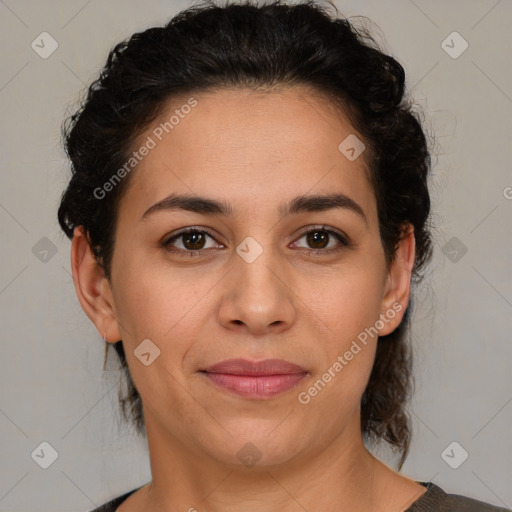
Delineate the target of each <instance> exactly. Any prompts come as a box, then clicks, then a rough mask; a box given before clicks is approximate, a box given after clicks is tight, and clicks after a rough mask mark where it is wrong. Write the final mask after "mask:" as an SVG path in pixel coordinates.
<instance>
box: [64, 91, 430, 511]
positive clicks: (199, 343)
mask: <svg viewBox="0 0 512 512" xmlns="http://www.w3.org/2000/svg"><path fill="white" fill-rule="evenodd" d="M194 98H196V99H197V101H198V105H197V106H196V107H195V108H194V109H192V111H191V112H190V113H189V114H188V115H187V116H185V117H184V119H181V120H180V123H179V125H177V126H176V127H175V128H174V129H173V130H172V131H171V132H170V133H169V134H168V135H167V136H166V137H165V138H164V139H163V140H162V141H161V142H159V143H158V144H157V146H156V147H155V148H154V149H152V150H151V151H150V152H149V154H148V155H147V156H145V157H144V159H143V160H142V161H141V162H140V163H139V164H138V166H137V168H136V170H135V171H133V175H132V176H131V182H130V184H129V187H128V189H127V191H126V194H125V195H124V196H123V197H122V200H121V203H120V206H119V217H118V223H117V226H116V242H115V249H114V253H113V259H112V278H111V281H109V280H108V279H106V278H105V276H104V274H103V272H102V270H101V269H100V268H99V266H98V265H97V263H96V261H95V260H94V257H93V255H92V252H91V251H90V248H89V246H88V244H87V241H86V238H85V237H84V235H83V231H82V230H81V228H76V230H75V234H74V238H73V242H72V269H73V279H74V283H75V287H76V290H77V295H78V298H79V300H80V303H81V305H82V307H83V309H84V311H85V312H86V314H87V315H88V316H89V318H90V319H91V320H92V321H93V322H94V324H95V325H96V327H97V329H98V332H99V333H100V334H101V335H103V336H105V338H106V340H107V341H108V342H115V341H117V340H119V339H122V340H123V344H124V347H125V353H126V355H127V362H128V365H129V368H130V372H131V374H132V378H133V380H134V382H135V384H136V386H137V389H138V390H139V393H140V395H141V397H142V400H143V404H144V416H145V422H146V429H147V435H148V446H149V454H150V461H151V470H152V481H151V482H150V483H149V484H147V485H146V486H144V487H143V488H142V489H140V490H139V491H137V492H136V493H134V494H133V495H132V496H130V498H128V499H127V500H126V501H125V502H124V503H123V504H122V505H121V506H120V508H119V509H118V510H119V511H120V512H131V511H135V510H137V511H145V510H147V511H150V510H159V511H162V512H164V511H171V510H172V511H174V510H184V511H185V510H189V511H192V510H194V509H196V510H197V511H199V512H201V511H203V510H208V511H211V512H217V511H222V512H231V511H239V510H244V512H251V511H261V510H262V509H263V510H265V511H267V512H274V511H279V512H292V511H298V510H304V509H305V510H326V511H334V510H337V511H338V510H351V511H359V512H376V511H379V512H400V511H403V510H405V509H406V508H407V507H408V506H410V504H411V503H412V502H414V501H416V500H417V499H418V498H419V497H420V495H421V494H423V493H424V492H425V491H426V489H425V488H424V487H423V486H421V485H419V484H418V483H416V482H414V481H413V480H411V479H409V478H407V477H405V476H402V475H399V474H398V473H396V472H395V471H393V470H392V469H391V468H389V467H388V466H387V465H385V464H383V463H382V462H380V461H378V460H377V459H376V458H375V457H373V456H372V455H371V454H370V453H369V452H368V451H367V450H366V448H365V446H364V444H363V441H362V436H361V426H360V419H359V418H360V400H361V396H362V394H363V391H364V389H365V387H366V384H367V382H368V378H369V375H370V371H371V368H372V365H373V361H374V357H375V350H376V344H377V337H374V338H369V342H368V344H367V345H366V346H365V347H364V348H363V349H362V350H361V351H360V352H359V353H358V354H357V355H356V356H354V358H353V359H352V360H351V361H350V362H349V364H347V365H346V366H345V367H344V368H343V370H342V371H341V372H339V374H338V375H337V376H336V378H333V379H332V381H331V382H329V383H328V384H327V385H326V386H325V388H324V389H323V390H321V392H319V393H318V394H317V396H315V397H314V398H312V399H311V401H310V402H309V403H308V404H306V405H305V404H301V403H299V401H298V398H297V397H298V394H299V393H300V392H301V391H307V390H308V388H310V387H311V386H312V385H313V383H314V382H316V381H317V380H318V379H319V378H320V377H321V376H322V374H324V373H325V372H326V371H327V369H328V368H329V367H332V365H333V363H334V362H335V361H336V360H337V357H338V356H339V355H343V354H344V353H345V352H346V351H347V350H348V349H349V348H350V346H351V343H352V341H353V340H355V339H356V338H357V335H358V334H359V333H361V332H362V331H364V329H365V328H367V327H370V326H373V325H374V324H375V322H376V321H377V320H378V319H379V315H381V314H386V312H388V311H389V310H390V309H392V307H393V304H397V303H399V304H401V305H402V309H401V311H400V312H398V313H397V314H396V315H395V316H394V318H393V319H389V320H388V321H387V322H386V323H385V324H384V326H383V328H382V329H379V335H381V336H382V335H386V334H388V333H390V332H392V331H393V330H394V329H395V328H396V327H397V326H398V325H399V323H400V321H401V319H402V316H403V314H404V312H405V308H406V306H407V303H408V301H409V294H410V281H411V269H412V267H413V263H414V234H413V232H412V230H409V232H408V234H407V236H404V237H403V238H402V240H401V242H400V245H399V247H398V250H397V253H396V257H395V259H394V261H393V262H392V264H391V266H389V267H388V266H387V265H386V262H385V258H384V251H383V248H382V244H381V240H380V236H379V226H378V218H377V208H376V202H375V197H374V193H373V189H372V187H371V185H370V183H369V181H368V176H367V169H366V165H367V164H366V161H365V159H364V156H365V153H363V155H361V156H360V157H359V158H357V159H356V160H354V161H349V160H348V159H347V158H346V157H345V156H344V155H342V154H341V153H340V151H339V150H338V145H339V144H340V142H341V141H342V140H344V139H345V137H347V136H348V135H349V134H352V133H356V132H355V130H354V129H353V128H352V127H351V125H350V124H349V122H348V121H347V120H346V119H345V118H344V116H342V115H341V114H340V112H339V111H337V110H335V109H334V108H333V107H332V105H330V104H329V103H328V102H327V100H325V99H323V98H322V97H321V96H319V95H314V94H311V91H310V90H308V89H306V88H305V87H297V88H291V87H287V88H282V89H280V90H273V91H271V92H267V93H263V92H254V91H248V90H222V91H215V92H213V91H212V92H203V93H200V94H196V95H194ZM186 100H187V98H185V99H184V100H183V101H182V102H181V100H180V101H177V99H176V98H175V99H174V100H173V102H172V103H169V104H168V105H166V109H165V110H163V111H162V120H166V119H169V117H170V116H171V115H172V113H173V112H174V110H175V109H176V108H179V106H180V105H183V104H184V103H185V102H186ZM159 122H160V120H158V121H157V123H155V124H154V125H152V126H151V127H149V128H148V130H147V131H146V132H145V133H143V134H141V137H140V141H141V143H142V141H144V140H146V138H147V136H148V135H150V134H151V133H152V130H153V129H154V127H155V126H156V125H157V124H158V123H159ZM359 138H360V139H362V137H361V136H359ZM137 147H139V146H137ZM333 192H339V193H343V194H345V195H348V196H349V197H350V198H352V199H353V200H354V201H356V202H357V203H358V204H359V205H360V206H361V208H362V209H363V211H364V214H365V217H366V220H365V219H364V218H363V216H361V215H359V214H357V213H356V212H354V211H352V210H350V209H347V208H332V209H329V210H326V211H317V212H302V213H298V214H293V215H288V216H286V217H284V218H280V216H279V214H278V205H280V204H281V203H282V202H287V201H290V200H291V199H293V198H294V197H296V196H298V195H301V194H308V195H312V194H315V195H316V194H329V193H333ZM171 193H183V194H192V195H200V196H205V197H208V198H213V199H216V200H219V201H226V202H229V203H230V204H231V206H232V209H233V213H232V215H231V216H222V215H219V214H214V215H212V214H208V215H206V214H199V213H195V212H190V211H182V210H172V211H165V210H161V211H159V212H157V213H154V214H153V215H149V216H148V217H147V218H145V219H144V220H141V216H142V215H143V213H144V212H145V211H146V210H147V209H148V208H149V207H151V206H152V205H153V204H154V203H156V202H158V201H160V200H162V199H163V198H165V197H166V196H168V195H169V194H171ZM319 225H321V226H323V225H325V226H326V229H332V230H334V231H335V232H336V231H340V232H343V233H345V234H346V235H347V236H348V238H349V239H350V241H351V245H350V246H348V247H346V246H343V245H340V242H338V240H337V239H336V238H335V237H334V236H329V240H328V241H326V242H325V243H324V244H323V245H322V243H321V242H320V243H319V242H317V245H312V242H311V241H309V242H308V237H307V236H305V233H306V232H307V231H308V230H310V229H314V228H315V227H318V226H319ZM184 227H195V228H197V229H201V228H208V229H209V230H210V231H211V232H212V235H213V238H210V237H209V236H205V239H204V248H205V251H204V252H203V254H202V255H199V256H197V255H195V256H193V257H188V256H187V255H186V254H184V253H185V252H186V251H187V248H188V252H192V251H193V243H194V240H192V241H191V240H190V238H189V239H187V237H185V238H184V237H181V238H178V239H176V240H175V241H174V246H170V248H174V249H175V250H176V251H180V250H181V253H180V254H181V256H180V254H178V253H173V252H170V251H169V250H168V249H169V248H168V249H166V248H165V247H163V246H162V241H163V240H168V239H169V238H170V235H172V234H173V233H175V232H176V231H177V230H178V229H180V228H184ZM247 236H251V237H253V238H254V239H255V240H256V241H257V242H258V244H259V245H260V246H261V247H262V249H263V252H262V254H261V255H260V256H259V257H258V258H257V259H256V260H255V261H253V262H252V263H248V262H247V261H245V260H244V259H243V258H241V257H240V256H239V255H238V253H237V252H236V247H237V246H238V245H239V244H240V243H241V242H242V241H243V240H244V239H245V238H246V237H247ZM187 241H188V245H185V244H186V243H187ZM195 243H197V241H196V242H195ZM313 243H314V241H313ZM191 245H192V250H191V249H190V247H191ZM332 247H339V248H340V250H339V251H337V252H332V253H330V254H325V253H324V254H322V253H321V251H322V250H323V251H325V250H326V248H332ZM308 249H317V255H316V256H315V255H311V254H308V253H307V250H308ZM145 339H150V340H151V341H152V342H153V343H154V344H155V345H156V346H157V347H158V348H159V349H160V351H161V352H160V356H159V357H157V358H156V359H155V360H154V362H153V363H152V364H151V365H149V366H145V365H144V364H142V363H141V362H140V360H139V359H138V358H137V357H135V355H134V350H135V349H136V347H137V346H138V345H139V344H140V343H141V341H142V340H145ZM236 357H240V358H245V359H252V360H258V361H259V360H263V359H267V358H280V359H285V360H287V361H290V362H292V363H295V364H298V365H299V366H301V367H303V368H305V369H307V371H308V376H307V377H306V378H305V379H304V380H303V381H302V382H301V383H300V384H299V386H298V387H296V388H294V389H291V390H289V391H286V392H284V393H281V394H279V395H277V396H274V397H272V398H270V399H266V400H254V399H247V398H242V397H240V396H238V395H235V394H232V393H230V392H228V391H225V390H223V389H220V388H218V387H216V386H214V385H213V384H212V383H211V382H210V381H209V380H208V379H206V378H205V377H204V375H203V374H201V373H199V370H200V369H204V368H205V367H207V366H209V365H212V364H214V363H217V362H219V361H222V360H225V359H228V358H236ZM248 442H250V443H252V444H253V445H254V446H256V447H257V449H258V451H259V453H260V454H261V458H260V460H259V461H258V462H257V463H256V465H254V466H252V467H248V466H246V465H245V464H244V463H243V462H242V460H240V459H239V457H238V456H237V452H238V451H239V450H240V449H241V448H242V447H243V446H244V445H246V443H248ZM302 507H303V508H302Z"/></svg>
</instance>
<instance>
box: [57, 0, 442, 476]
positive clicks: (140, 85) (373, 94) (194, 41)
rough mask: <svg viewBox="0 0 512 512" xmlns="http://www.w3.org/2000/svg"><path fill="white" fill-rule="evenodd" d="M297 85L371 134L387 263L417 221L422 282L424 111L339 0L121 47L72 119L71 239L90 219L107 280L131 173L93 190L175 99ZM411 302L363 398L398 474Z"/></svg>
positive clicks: (240, 7)
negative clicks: (103, 191)
mask: <svg viewBox="0 0 512 512" xmlns="http://www.w3.org/2000/svg"><path fill="white" fill-rule="evenodd" d="M330 7H333V8H334V10H335V13H332V12H331V10H330ZM358 18H364V17H358ZM296 85H304V86H309V88H310V89H311V90H313V91H315V92H318V93H319V94H320V95H321V96H323V97H324V98H326V99H327V100H328V101H331V102H332V104H335V105H338V106H339V107H340V108H341V109H342V110H343V112H344V113H345V114H346V115H347V117H348V119H349V121H350V122H351V123H352V125H353V127H354V128H355V129H356V130H357V131H358V132H359V133H360V134H361V135H362V137H363V140H364V143H365V145H366V151H365V155H366V156H365V161H367V167H368V172H369V176H370V180H371V184H372V186H373V189H374V193H375V198H376V203H377V210H378V219H379V229H380V237H381V241H382V246H383V248H384V253H385V256H386V261H387V263H388V265H389V263H390V262H392V261H393V258H394V255H395V253H396V248H397V244H398V242H399V241H400V239H401V238H402V237H403V236H404V234H405V230H406V228H407V227H410V226H411V225H412V227H413V228H414V234H415V248H416V257H415V262H414V267H413V273H412V281H413V283H412V284H413V285H414V284H415V283H416V282H419V281H420V280H421V278H422V277H423V269H424V267H425V266H426V264H427V263H428V262H429V260H430V259H431V253H432V241H431V231H430V226H429V221H430V196H429V191H428V183H427V182H428V176H429V171H430V167H431V159H430V150H429V147H428V140H427V138H426V135H425V132H424V129H423V128H422V119H421V116H420V115H419V114H418V112H417V111H416V110H415V105H414V104H413V103H412V102H411V100H410V99H409V98H408V97H407V94H406V92H405V73H404V69H403V67H402V66H401V65H400V63H399V62H398V61H397V60H395V59H394V58H393V57H391V56H390V55H388V54H386V53H385V52H384V51H383V50H382V49H381V48H380V47H379V45H378V44H377V42H376V41H375V39H374V37H373V36H372V35H371V33H370V31H369V30H368V29H367V28H365V27H364V26H361V27H357V28H356V27H355V24H354V23H352V22H351V21H349V20H348V19H346V18H343V17H339V16H338V10H337V8H336V6H335V5H334V4H333V3H332V1H331V0H327V5H321V4H319V3H318V2H317V1H316V0H306V1H304V2H302V3H297V4H292V5H287V4H285V3H283V2H282V1H281V0H277V1H274V2H272V3H267V4H264V5H257V4H255V3H252V2H251V1H250V0H246V1H245V2H244V3H238V4H235V3H232V4H229V2H226V3H225V4H224V5H215V4H213V3H211V2H207V3H200V4H197V5H194V6H192V7H189V8H188V9H186V10H184V11H181V12H180V13H178V14H177V15H176V16H175V17H174V18H172V19H171V20H170V21H169V22H168V23H167V24H166V25H165V26H162V27H153V28H149V29H147V30H144V31H142V32H138V33H135V34H134V35H132V36H131V37H130V38H129V39H127V40H125V41H122V42H120V43H119V44H117V45H116V46H115V47H114V48H113V49H112V50H111V51H110V53H109V56H108V59H107V62H106V64H105V66H104V68H103V69H102V70H101V73H100V74H99V77H98V78H97V79H96V80H95V81H94V82H93V83H92V84H91V85H90V87H89V89H88V91H87V95H86V97H85V99H84V100H83V101H82V103H81V106H80V108H79V109H78V110H77V111H76V112H75V113H74V114H73V115H71V116H70V117H68V118H67V119H66V120H65V122H64V123H63V127H62V131H63V138H64V146H65V149H66V152H67V155H68V157H69V159H70V162H71V171H72V176H71V179H70V182H69V184H68V186H67V188H66V190H65V192H64V193H63V195H62V198H61V203H60V206H59V209H58V220H59V224H60V226H61V228H62V230H63V231H64V233H65V234H66V235H67V236H68V237H69V238H70V239H71V238H72V237H73V230H74V228H75V227H76V226H83V228H84V232H85V233H86V234H87V237H88V241H89V244H90V247H91V250H92V251H93V254H94V256H95V258H96V260H97V262H98V264H99V265H100V267H101V268H102V269H103V271H104V273H105V276H106V277H107V278H108V279H109V280H110V279H111V272H110V270H111V268H110V264H111V257H112V252H113V246H114V239H115V237H114V235H115V227H116V214H117V210H118V205H119V201H120V199H121V197H122V194H123V191H124V190H126V187H127V185H128V183H129V182H130V176H131V174H133V173H131V174H130V176H126V177H125V178H123V180H122V181H121V182H120V183H119V185H117V186H116V187H115V188H114V189H113V190H112V191H111V192H110V193H109V195H108V199H104V200H98V199H97V197H96V195H95V194H94V191H95V190H96V189H97V188H98V187H101V186H102V185H103V184H104V183H105V182H106V181H108V179H109V178H110V177H111V176H112V175H113V174H114V173H115V171H116V170H117V169H119V168H120V167H121V166H122V165H123V163H125V162H126V161H127V159H128V158H129V157H130V153H131V151H133V144H134V141H135V140H136V138H137V137H138V136H139V135H140V134H141V133H142V132H143V130H144V129H145V128H146V127H147V126H148V125H149V124H150V123H151V122H152V121H153V120H154V119H155V118H156V117H157V116H158V115H159V113H160V112H161V109H162V108H163V107H164V106H165V103H166V102H167V101H168V100H170V99H172V98H175V97H177V96H178V95H182V94H191V93H192V92H201V91H206V90H209V91H215V90H220V89H222V88H252V89H256V88H265V87H266V88H271V87H274V86H285V87H286V86H296ZM420 114H421V111H420ZM413 291H414V290H413ZM411 304H412V300H411V301H410V302H409V305H408V307H407V309H406V311H405V315H404V317H403V319H402V321H401V323H400V325H399V326H398V327H397V328H396V329H395V330H394V331H393V332H392V333H390V334H388V335H387V336H382V337H380V339H379V342H378V344H377V351H376V357H375V361H374V366H373V369H372V372H371V375H370V378H369V381H368V384H367V387H366V389H365V391H364V394H363V396H362V400H361V429H362V434H363V437H364V439H365V441H370V442H380V441H381V440H384V441H386V442H387V443H388V444H389V445H390V446H391V447H392V448H393V449H394V450H395V451H397V452H398V453H399V454H401V459H400V462H399V470H400V469H401V467H402V464H403V462H404V461H405V459H406V456H407V454H408V451H409V446H410V441H411V425H410V417H409V416H408V413H407V409H406V405H407V402H408V400H409V398H410V396H411V394H412V388H413V378H412V371H411V368H412V352H411V348H410V343H408V342H407V338H408V335H407V334H408V332H409V327H410V311H411V307H412V306H411ZM109 346H110V344H107V345H106V347H105V358H106V356H107V350H108V347H109ZM113 346H114V347H115V349H116V352H117V354H118V356H119V359H120V361H121V368H122V370H123V374H124V376H125V378H126V383H127V386H128V389H127V391H126V393H125V394H124V396H123V395H122V393H121V392H120V394H119V398H120V403H121V409H122V411H123V414H124V417H125V419H127V420H128V419H129V418H131V420H132V421H133V422H134V424H135V425H136V427H137V430H138V431H139V432H140V433H144V432H145V425H144V418H143V409H142V403H141V398H140V395H139V393H138V391H137V389H136V387H135V384H134V383H133V381H132V379H131V376H130V373H129V370H128V366H127V363H126V358H125V354H124V350H123V345H122V340H120V341H118V342H116V343H114V344H113ZM104 367H105V365H104Z"/></svg>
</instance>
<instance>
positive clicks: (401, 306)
mask: <svg viewBox="0 0 512 512" xmlns="http://www.w3.org/2000/svg"><path fill="white" fill-rule="evenodd" d="M415 255H416V248H415V239H414V227H413V226H412V225H410V224H407V225H406V227H405V228H404V231H403V232H402V236H401V238H400V241H399V243H398V247H397V250H396V254H395V257H394V259H393V261H392V262H391V265H390V268H389V271H388V275H387V278H386V285H385V288H384V295H383V297H382V303H381V316H380V318H381V320H384V321H381V322H380V323H381V324H384V326H383V328H382V329H379V336H385V335H387V334H390V333H391V332H393V331H394V330H395V329H396V328H397V327H398V326H399V325H400V322H401V321H402V318H403V316H404V314H405V310H406V309H407V305H408V304H409V297H410V292H411V275H412V269H413V266H414V258H415Z"/></svg>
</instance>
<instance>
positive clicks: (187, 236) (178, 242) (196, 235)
mask: <svg viewBox="0 0 512 512" xmlns="http://www.w3.org/2000/svg"><path fill="white" fill-rule="evenodd" d="M208 238H210V239H212V240H213V241H214V242H216V241H215V239H214V238H213V237H212V235H210V234H209V233H208V232H207V231H204V230H199V229H187V230H185V231H181V232H180V233H177V234H175V235H174V236H172V237H171V238H168V239H167V240H166V241H164V242H162V245H163V247H164V248H165V249H166V250H167V251H169V252H173V253H181V254H186V255H187V256H198V255H199V253H201V252H202V251H206V250H207V249H210V248H212V247H213V248H215V247H216V245H215V243H214V244H213V245H211V246H210V247H206V244H207V243H208ZM195 253H197V254H195Z"/></svg>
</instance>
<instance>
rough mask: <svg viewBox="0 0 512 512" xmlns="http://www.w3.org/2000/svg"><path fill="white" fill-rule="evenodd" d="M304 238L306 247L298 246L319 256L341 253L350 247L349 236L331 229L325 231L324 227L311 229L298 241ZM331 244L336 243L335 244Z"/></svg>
mask: <svg viewBox="0 0 512 512" xmlns="http://www.w3.org/2000/svg"><path fill="white" fill-rule="evenodd" d="M303 238H304V239H305V240H306V247H304V246H300V245H297V247H302V248H304V249H305V250H306V252H308V253H310V254H313V255H318V256H320V255H322V254H329V253H331V252H335V251H339V250H341V249H343V248H344V247H349V246H350V242H349V239H348V237H347V236H345V235H342V234H341V233H337V232H336V231H333V230H331V229H325V228H324V227H320V228H315V229H310V230H309V231H306V232H305V233H303V235H302V236H301V237H300V238H299V239H298V240H301V239H303ZM331 242H334V244H332V243H331ZM336 242H337V243H336ZM295 244H298V242H295ZM329 245H330V246H329ZM308 249H309V250H308Z"/></svg>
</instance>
